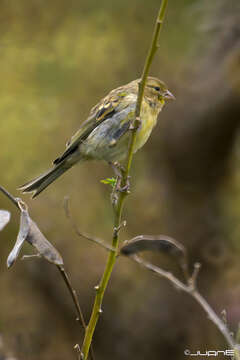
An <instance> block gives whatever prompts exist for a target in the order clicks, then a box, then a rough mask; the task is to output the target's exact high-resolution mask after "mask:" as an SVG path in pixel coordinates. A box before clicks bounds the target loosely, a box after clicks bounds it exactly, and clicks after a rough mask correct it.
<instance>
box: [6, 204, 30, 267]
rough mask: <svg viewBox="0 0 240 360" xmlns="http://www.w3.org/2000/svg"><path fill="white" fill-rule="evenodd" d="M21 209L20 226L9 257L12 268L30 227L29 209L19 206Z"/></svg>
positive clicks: (8, 262) (8, 264)
mask: <svg viewBox="0 0 240 360" xmlns="http://www.w3.org/2000/svg"><path fill="white" fill-rule="evenodd" d="M19 209H20V210H21V216H20V227H19V232H18V235H17V240H16V243H15V245H14V247H13V249H12V251H11V252H10V254H9V255H8V258H7V267H8V268H10V267H11V266H12V265H13V264H14V263H15V261H16V259H17V258H18V255H19V253H20V250H21V248H22V246H23V243H24V241H25V240H26V238H27V235H28V233H29V229H30V217H29V215H28V211H27V209H26V208H25V207H22V206H21V207H20V206H19Z"/></svg>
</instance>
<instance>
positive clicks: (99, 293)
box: [82, 0, 168, 360]
mask: <svg viewBox="0 0 240 360" xmlns="http://www.w3.org/2000/svg"><path fill="white" fill-rule="evenodd" d="M167 3H168V0H162V2H161V6H160V9H159V13H158V16H157V20H156V23H155V28H154V32H153V38H152V42H151V45H150V48H149V51H148V55H147V58H146V60H145V64H144V68H143V72H142V76H141V81H140V83H139V90H138V96H137V104H136V110H135V117H134V121H133V124H132V126H131V128H132V129H133V130H132V133H131V136H130V140H129V147H128V155H127V161H126V167H125V171H124V172H123V176H122V180H121V186H122V188H127V184H128V179H129V173H130V169H131V165H132V158H133V150H134V145H135V142H136V136H137V129H138V127H139V126H140V122H141V120H140V112H141V105H142V100H143V94H144V88H145V83H146V79H147V76H148V73H149V69H150V66H151V64H152V60H153V57H154V55H155V53H156V51H157V49H158V39H159V34H160V30H161V28H162V24H163V19H164V15H165V12H166V7H167ZM127 194H128V192H127V191H122V192H119V196H118V198H117V200H116V203H115V204H114V206H113V210H114V230H113V237H112V248H113V250H111V251H110V252H109V255H108V259H107V263H106V266H105V270H104V273H103V275H102V279H101V281H100V284H99V286H97V287H96V297H95V301H94V305H93V309H92V314H91V317H90V320H89V323H88V326H87V328H86V332H85V337H84V341H83V345H82V357H83V360H87V358H88V353H89V348H90V345H91V343H92V338H93V334H94V331H95V328H96V325H97V321H98V319H99V316H100V314H101V313H102V302H103V297H104V293H105V290H106V287H107V285H108V281H109V279H110V276H111V273H112V270H113V267H114V264H115V261H116V258H117V253H118V246H119V237H118V235H119V228H120V224H121V218H122V210H123V205H124V200H125V198H126V196H127Z"/></svg>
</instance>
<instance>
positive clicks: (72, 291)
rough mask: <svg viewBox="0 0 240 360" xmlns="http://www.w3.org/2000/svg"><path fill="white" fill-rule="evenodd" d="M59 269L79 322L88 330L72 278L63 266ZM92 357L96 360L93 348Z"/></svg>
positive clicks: (77, 346) (59, 266) (76, 347)
mask: <svg viewBox="0 0 240 360" xmlns="http://www.w3.org/2000/svg"><path fill="white" fill-rule="evenodd" d="M57 268H58V270H59V272H60V274H61V276H62V278H63V280H64V282H65V284H66V286H67V288H68V291H69V293H70V295H71V298H72V300H73V303H74V305H75V308H76V311H77V321H78V322H81V324H82V326H83V329H84V330H85V329H86V322H85V319H84V316H83V312H82V310H81V307H80V304H79V300H78V296H77V293H76V290H75V289H74V288H73V286H72V283H71V281H70V278H69V276H68V274H67V273H66V271H65V269H64V267H63V266H61V265H57ZM78 348H79V345H78V344H77V345H76V346H75V349H76V350H77V349H78ZM90 355H91V359H92V360H94V353H93V349H92V348H91V349H90ZM79 356H80V355H79ZM79 358H80V357H79Z"/></svg>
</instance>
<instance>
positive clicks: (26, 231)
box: [7, 200, 63, 268]
mask: <svg viewBox="0 0 240 360" xmlns="http://www.w3.org/2000/svg"><path fill="white" fill-rule="evenodd" d="M18 207H19V209H20V211H21V217H20V228H19V232H18V236H17V240H16V243H15V245H14V247H13V249H12V251H11V252H10V254H9V256H8V259H7V266H8V268H9V267H10V266H12V265H13V264H14V263H15V261H16V259H17V258H18V255H19V252H20V250H21V248H22V246H23V243H24V241H27V242H28V243H30V244H31V245H32V246H34V247H35V249H36V250H37V251H38V253H39V254H40V255H41V256H42V257H43V258H45V259H46V260H47V261H49V262H51V263H53V264H55V265H63V259H62V257H61V255H60V254H59V252H58V251H57V250H56V249H55V247H54V246H53V245H52V244H51V243H50V242H49V241H48V240H47V239H46V238H45V236H44V235H43V234H42V232H41V231H40V230H39V228H38V226H37V224H36V223H35V222H34V221H33V220H32V219H31V218H30V216H29V214H28V209H27V206H26V204H25V203H24V202H23V201H22V200H19V201H18Z"/></svg>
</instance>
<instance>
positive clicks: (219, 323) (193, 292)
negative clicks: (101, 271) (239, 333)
mask: <svg viewBox="0 0 240 360" xmlns="http://www.w3.org/2000/svg"><path fill="white" fill-rule="evenodd" d="M129 257H130V258H131V259H132V260H134V261H136V262H137V263H138V264H140V265H141V266H143V267H144V268H147V269H148V270H150V271H152V272H154V273H155V274H157V275H159V276H161V277H164V278H165V279H167V280H169V281H170V283H171V284H172V285H173V286H174V287H176V288H177V289H178V290H182V291H184V292H185V293H187V294H188V295H190V296H192V297H193V298H194V299H195V300H196V301H197V303H198V304H199V305H200V306H201V307H202V309H203V310H204V311H205V312H206V314H207V315H208V318H209V319H210V320H211V321H212V322H213V323H214V324H215V325H216V327H217V328H218V330H219V331H220V332H221V333H222V335H223V336H224V338H225V340H226V342H227V343H228V345H229V346H230V347H231V349H233V350H234V351H235V357H236V359H237V360H240V354H239V348H238V344H237V343H236V342H235V341H234V339H233V337H232V336H231V333H230V331H229V329H228V327H227V325H226V324H225V323H224V321H223V320H221V318H220V317H219V316H218V315H217V314H216V312H215V311H214V310H213V308H212V307H211V306H210V305H209V304H208V302H207V301H206V300H205V299H204V297H203V296H202V295H201V294H200V293H199V291H198V290H197V287H196V280H197V275H198V271H199V269H200V266H199V264H198V263H196V264H197V265H196V264H195V270H194V273H193V274H194V275H193V276H192V277H191V279H189V281H188V285H186V284H184V283H183V282H182V281H180V280H179V279H177V278H176V277H175V276H174V275H173V274H172V273H171V272H168V271H165V270H163V269H161V268H159V267H158V266H155V265H152V264H151V263H149V262H148V261H146V260H144V259H142V258H140V257H139V256H137V255H132V256H129Z"/></svg>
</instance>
